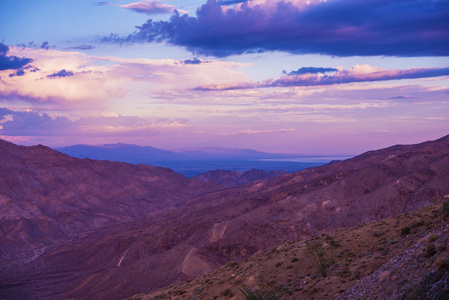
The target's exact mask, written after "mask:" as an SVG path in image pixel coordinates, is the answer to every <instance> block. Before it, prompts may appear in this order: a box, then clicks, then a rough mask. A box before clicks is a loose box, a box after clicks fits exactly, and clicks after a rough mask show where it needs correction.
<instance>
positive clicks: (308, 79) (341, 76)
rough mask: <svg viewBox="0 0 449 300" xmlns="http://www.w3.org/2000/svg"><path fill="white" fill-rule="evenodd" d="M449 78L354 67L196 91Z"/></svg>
mask: <svg viewBox="0 0 449 300" xmlns="http://www.w3.org/2000/svg"><path fill="white" fill-rule="evenodd" d="M441 76H449V68H412V69H405V70H386V69H382V68H375V67H372V66H369V65H356V66H354V67H353V68H350V69H348V70H343V69H339V70H337V71H336V72H335V74H333V75H328V74H324V73H306V74H299V75H294V74H293V75H283V76H281V77H280V78H279V79H276V80H275V79H267V80H265V81H262V82H244V83H240V84H238V85H219V84H215V85H210V86H200V87H197V88H196V89H197V90H233V89H252V88H268V87H289V86H322V85H335V84H345V83H357V82H372V81H389V80H401V79H417V78H432V77H441Z"/></svg>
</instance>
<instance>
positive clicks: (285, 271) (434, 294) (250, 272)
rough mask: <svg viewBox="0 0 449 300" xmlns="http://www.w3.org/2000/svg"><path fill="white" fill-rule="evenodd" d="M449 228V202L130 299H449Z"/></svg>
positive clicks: (292, 245) (285, 247)
mask: <svg viewBox="0 0 449 300" xmlns="http://www.w3.org/2000/svg"><path fill="white" fill-rule="evenodd" d="M447 198H448V199H449V195H448V196H447ZM448 222H449V200H447V201H446V202H445V203H444V205H438V206H432V207H426V208H423V209H420V210H418V211H415V212H409V213H405V214H400V215H398V216H397V217H395V218H392V219H384V220H382V221H380V222H371V223H363V224H360V225H358V226H356V227H355V228H351V229H337V230H334V231H330V232H323V233H322V234H321V235H320V236H318V237H313V238H304V239H298V240H294V241H287V242H285V243H283V244H281V245H280V246H278V247H276V248H272V249H269V250H265V251H260V252H258V253H256V254H254V255H253V256H251V257H249V258H247V259H246V260H245V261H244V262H240V263H238V262H235V261H228V263H227V264H226V265H224V266H222V267H221V268H219V269H217V270H215V271H213V272H211V273H208V274H205V275H203V276H200V277H197V278H195V279H194V280H188V281H185V282H183V283H182V284H180V285H177V286H170V287H168V288H165V289H161V290H159V291H156V292H153V293H149V294H139V295H135V296H134V297H132V298H130V299H134V300H137V299H139V300H146V299H148V300H150V299H160V300H163V299H180V300H181V299H245V295H247V296H248V295H254V296H259V297H260V298H257V299H267V300H268V299H272V300H274V299H323V300H324V299H342V300H343V299H345V300H347V299H354V300H356V299H368V298H370V299H448V298H449V224H448ZM246 299H256V298H249V297H248V298H246Z"/></svg>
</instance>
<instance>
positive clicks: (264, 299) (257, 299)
mask: <svg viewBox="0 0 449 300" xmlns="http://www.w3.org/2000/svg"><path fill="white" fill-rule="evenodd" d="M241 291H242V293H243V296H244V297H245V298H244V299H245V300H278V299H279V298H278V297H276V295H275V294H274V293H273V292H271V291H257V292H253V291H252V290H251V289H250V288H249V287H247V286H243V287H242V288H241Z"/></svg>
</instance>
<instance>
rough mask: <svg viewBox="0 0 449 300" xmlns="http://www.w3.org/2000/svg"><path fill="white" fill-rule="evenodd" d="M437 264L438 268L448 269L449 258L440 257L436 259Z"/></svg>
mask: <svg viewBox="0 0 449 300" xmlns="http://www.w3.org/2000/svg"><path fill="white" fill-rule="evenodd" d="M435 266H436V267H437V268H438V269H440V270H441V269H448V268H449V260H448V259H447V258H443V257H440V258H438V259H437V260H436V261H435Z"/></svg>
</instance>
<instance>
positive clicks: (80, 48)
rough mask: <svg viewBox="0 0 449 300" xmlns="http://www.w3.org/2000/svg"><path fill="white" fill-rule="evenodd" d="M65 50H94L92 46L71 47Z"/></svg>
mask: <svg viewBox="0 0 449 300" xmlns="http://www.w3.org/2000/svg"><path fill="white" fill-rule="evenodd" d="M65 49H67V50H92V49H95V47H94V46H91V45H79V46H72V47H66V48H65Z"/></svg>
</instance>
